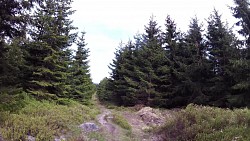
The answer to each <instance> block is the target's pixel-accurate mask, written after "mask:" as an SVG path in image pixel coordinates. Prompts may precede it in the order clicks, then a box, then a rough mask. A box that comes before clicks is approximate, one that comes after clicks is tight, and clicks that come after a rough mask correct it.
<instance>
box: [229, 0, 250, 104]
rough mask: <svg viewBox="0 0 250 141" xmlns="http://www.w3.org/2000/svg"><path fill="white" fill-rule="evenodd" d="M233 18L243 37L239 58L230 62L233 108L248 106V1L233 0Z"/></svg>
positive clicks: (249, 62)
mask: <svg viewBox="0 0 250 141" xmlns="http://www.w3.org/2000/svg"><path fill="white" fill-rule="evenodd" d="M234 2H235V5H236V6H235V7H232V8H231V9H232V11H233V16H234V17H235V18H237V19H238V22H237V23H236V25H237V26H239V27H240V30H239V31H238V33H239V34H240V35H242V36H243V37H244V40H241V41H240V42H241V47H240V49H239V54H240V57H237V58H236V59H234V60H232V61H231V62H232V64H233V69H232V70H233V76H234V80H235V85H234V86H233V87H232V88H233V90H234V96H233V97H232V99H231V102H232V103H233V104H234V106H238V107H239V106H248V107H249V106H250V105H249V103H250V95H249V94H250V19H249V17H250V8H249V1H248V0H234Z"/></svg>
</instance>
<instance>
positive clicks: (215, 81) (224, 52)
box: [206, 10, 235, 106]
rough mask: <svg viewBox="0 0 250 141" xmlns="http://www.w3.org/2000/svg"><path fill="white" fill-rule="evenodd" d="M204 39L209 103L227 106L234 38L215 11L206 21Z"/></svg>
mask: <svg viewBox="0 0 250 141" xmlns="http://www.w3.org/2000/svg"><path fill="white" fill-rule="evenodd" d="M206 37H207V47H208V52H209V56H208V61H209V62H210V71H211V76H210V80H209V82H210V84H209V86H210V90H209V91H210V92H209V95H210V98H211V99H210V101H211V104H213V105H216V106H227V105H226V104H227V96H228V95H230V93H231V91H230V90H231V89H230V88H231V87H232V85H233V79H232V77H231V72H230V59H232V57H233V54H234V52H235V46H234V45H235V44H234V39H235V38H234V35H233V33H232V31H231V30H230V29H229V28H228V27H227V25H226V24H224V23H223V22H222V21H221V15H219V13H218V11H216V10H214V12H213V14H211V16H210V18H209V19H208V29H207V34H206Z"/></svg>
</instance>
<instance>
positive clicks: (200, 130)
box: [161, 104, 250, 141]
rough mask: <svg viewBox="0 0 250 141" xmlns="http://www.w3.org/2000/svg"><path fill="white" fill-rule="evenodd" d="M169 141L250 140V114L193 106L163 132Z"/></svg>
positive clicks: (168, 124) (179, 112) (246, 110)
mask: <svg viewBox="0 0 250 141" xmlns="http://www.w3.org/2000/svg"><path fill="white" fill-rule="evenodd" d="M161 133H163V134H164V138H165V140H169V141H176V140H178V141H189V140H190V141H191V140H192V141H193V140H196V141H229V140H230V141H232V140H234V141H245V140H250V134H249V133H250V110H249V109H235V110H230V109H221V108H215V107H205V106H197V105H193V104H190V105H188V106H187V108H186V109H183V110H181V111H178V112H175V118H172V119H169V120H168V121H167V124H166V125H165V126H164V127H163V128H162V129H161Z"/></svg>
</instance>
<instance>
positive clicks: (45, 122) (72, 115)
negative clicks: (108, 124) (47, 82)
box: [0, 100, 98, 141]
mask: <svg viewBox="0 0 250 141" xmlns="http://www.w3.org/2000/svg"><path fill="white" fill-rule="evenodd" d="M3 113H4V115H5V116H4V117H5V118H4V119H2V118H1V119H2V123H1V125H0V132H1V133H2V136H3V138H4V139H6V140H24V139H25V138H26V137H27V135H28V134H29V135H31V136H33V137H35V138H36V141H44V140H53V139H54V136H59V135H61V134H66V133H70V132H73V131H74V130H75V129H74V128H77V126H78V125H80V124H81V123H83V122H85V121H88V120H93V119H95V116H96V114H97V113H98V112H97V111H96V110H94V109H90V108H89V107H87V106H84V105H81V104H79V103H77V102H72V103H71V104H69V105H67V106H65V105H58V104H56V103H51V102H48V101H43V102H38V101H35V100H30V101H29V102H28V103H27V105H26V106H25V107H24V108H22V109H20V110H19V111H18V112H17V113H9V112H3ZM7 116H8V118H7V119H6V117H7Z"/></svg>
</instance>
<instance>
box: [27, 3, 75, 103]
mask: <svg viewBox="0 0 250 141" xmlns="http://www.w3.org/2000/svg"><path fill="white" fill-rule="evenodd" d="M70 4H71V1H70V0H67V1H65V0H64V1H61V0H48V1H45V2H41V3H38V6H39V7H38V8H37V9H35V12H34V16H32V18H31V21H30V22H31V29H30V36H31V41H30V43H29V44H28V45H27V52H28V53H29V55H28V56H27V57H26V60H27V66H28V67H29V69H28V70H29V71H28V73H26V78H27V81H26V84H25V89H26V90H27V91H28V92H29V93H31V94H32V95H34V96H35V97H37V98H39V99H56V98H57V97H66V95H65V93H66V92H65V89H64V86H63V85H64V82H65V81H66V79H67V73H66V65H65V64H66V62H65V52H66V51H67V48H68V47H69V44H70V42H71V38H70V37H71V36H70V34H69V33H70V31H71V30H73V29H74V27H72V25H71V23H72V22H71V21H70V20H69V19H68V16H69V15H71V14H72V13H73V11H71V10H70Z"/></svg>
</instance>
